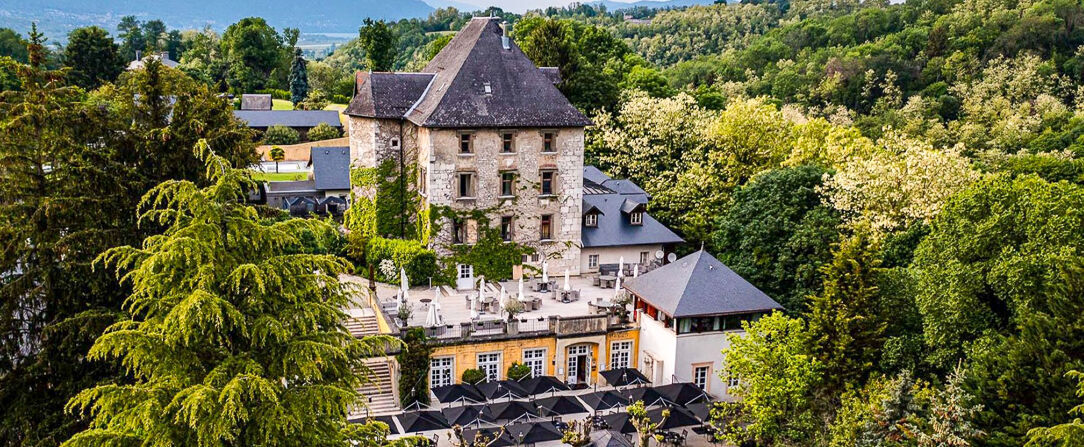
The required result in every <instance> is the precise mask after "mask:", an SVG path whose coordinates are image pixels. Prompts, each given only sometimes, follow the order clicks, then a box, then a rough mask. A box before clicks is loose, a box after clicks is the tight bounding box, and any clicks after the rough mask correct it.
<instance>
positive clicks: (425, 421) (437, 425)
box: [398, 411, 451, 433]
mask: <svg viewBox="0 0 1084 447" xmlns="http://www.w3.org/2000/svg"><path fill="white" fill-rule="evenodd" d="M398 419H399V424H401V425H402V426H403V432H404V433H415V432H420V431H432V430H444V429H446V428H450V427H451V425H448V420H447V419H445V418H444V415H443V414H441V413H440V412H439V411H411V412H409V413H403V414H400V415H399V416H398Z"/></svg>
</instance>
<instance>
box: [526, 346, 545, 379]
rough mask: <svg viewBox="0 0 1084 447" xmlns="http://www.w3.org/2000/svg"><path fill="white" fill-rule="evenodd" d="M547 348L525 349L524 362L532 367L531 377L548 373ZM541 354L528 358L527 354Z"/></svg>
mask: <svg viewBox="0 0 1084 447" xmlns="http://www.w3.org/2000/svg"><path fill="white" fill-rule="evenodd" d="M546 351H547V349H546V348H527V349H524V350H523V364H524V365H526V366H527V367H529V368H531V377H541V376H544V375H546V358H547V357H546ZM528 353H531V354H539V355H538V357H532V358H528V357H527V354H528Z"/></svg>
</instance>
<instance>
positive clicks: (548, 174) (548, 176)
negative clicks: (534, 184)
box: [541, 171, 557, 196]
mask: <svg viewBox="0 0 1084 447" xmlns="http://www.w3.org/2000/svg"><path fill="white" fill-rule="evenodd" d="M556 174H557V173H555V172H553V171H542V191H541V193H542V195H546V196H548V195H553V178H554V177H555V176H556Z"/></svg>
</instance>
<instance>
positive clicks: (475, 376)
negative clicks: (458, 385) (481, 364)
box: [462, 368, 486, 385]
mask: <svg viewBox="0 0 1084 447" xmlns="http://www.w3.org/2000/svg"><path fill="white" fill-rule="evenodd" d="M462 379H463V383H469V384H471V385H477V384H479V383H482V382H485V381H486V373H484V372H482V370H480V369H478V368H471V369H468V370H465V371H463V377H462Z"/></svg>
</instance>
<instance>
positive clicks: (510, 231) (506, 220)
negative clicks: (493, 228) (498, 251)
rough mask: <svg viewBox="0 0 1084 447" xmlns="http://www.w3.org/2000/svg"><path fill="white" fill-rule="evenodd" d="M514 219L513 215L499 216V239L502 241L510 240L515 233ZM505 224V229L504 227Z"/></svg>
mask: <svg viewBox="0 0 1084 447" xmlns="http://www.w3.org/2000/svg"><path fill="white" fill-rule="evenodd" d="M515 225H516V220H515V217H513V216H501V228H500V230H501V240H502V241H504V242H512V241H513V240H514V239H515V237H516V235H515ZM506 226H507V230H506V228H505V227H506Z"/></svg>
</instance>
